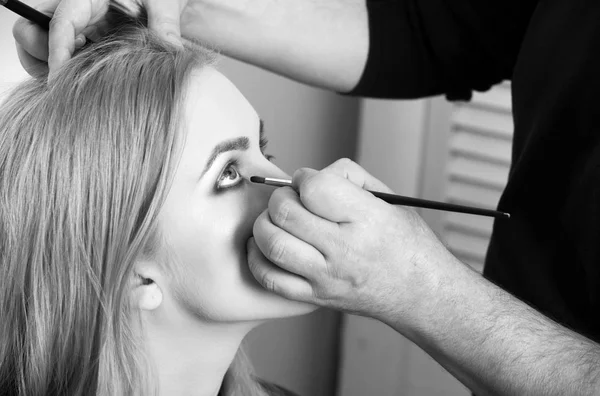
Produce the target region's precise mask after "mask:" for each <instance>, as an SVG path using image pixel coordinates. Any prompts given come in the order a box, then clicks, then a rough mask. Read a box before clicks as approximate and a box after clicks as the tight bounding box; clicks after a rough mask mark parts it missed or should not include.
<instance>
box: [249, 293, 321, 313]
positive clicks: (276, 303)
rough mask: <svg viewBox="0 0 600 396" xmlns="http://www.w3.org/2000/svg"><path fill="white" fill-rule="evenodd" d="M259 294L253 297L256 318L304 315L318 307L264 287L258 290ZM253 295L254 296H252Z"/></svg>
mask: <svg viewBox="0 0 600 396" xmlns="http://www.w3.org/2000/svg"><path fill="white" fill-rule="evenodd" d="M259 293H260V296H256V298H253V299H252V300H254V301H253V305H255V311H254V314H255V315H253V316H256V318H257V319H258V320H261V319H262V320H269V319H279V318H289V317H292V316H300V315H306V314H308V313H311V312H313V311H316V310H317V309H318V308H319V307H318V306H316V305H313V304H308V303H305V302H299V301H292V300H288V299H287V298H285V297H281V296H279V295H276V294H274V293H271V292H268V291H266V290H264V289H261V290H260V291H259ZM253 297H254V296H253Z"/></svg>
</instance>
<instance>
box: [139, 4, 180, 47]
mask: <svg viewBox="0 0 600 396" xmlns="http://www.w3.org/2000/svg"><path fill="white" fill-rule="evenodd" d="M145 4H146V8H147V9H148V28H149V29H150V30H153V31H154V32H156V33H157V34H158V35H159V36H161V37H162V38H163V39H165V40H167V41H169V42H171V43H173V44H175V45H178V46H182V45H183V44H182V42H181V26H180V18H181V9H180V7H178V6H177V5H176V6H173V3H171V2H167V1H162V0H146V1H145Z"/></svg>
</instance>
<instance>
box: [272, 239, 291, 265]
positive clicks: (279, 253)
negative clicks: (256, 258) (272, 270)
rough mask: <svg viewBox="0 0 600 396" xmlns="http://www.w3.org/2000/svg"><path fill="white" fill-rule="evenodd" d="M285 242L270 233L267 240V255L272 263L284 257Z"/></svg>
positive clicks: (278, 261) (280, 260)
mask: <svg viewBox="0 0 600 396" xmlns="http://www.w3.org/2000/svg"><path fill="white" fill-rule="evenodd" d="M286 250H287V249H286V245H285V242H283V241H282V240H281V238H280V237H278V236H276V235H272V236H271V237H270V238H269V240H268V242H267V256H268V257H269V260H271V261H272V262H274V263H280V262H282V261H283V260H284V259H285V255H286Z"/></svg>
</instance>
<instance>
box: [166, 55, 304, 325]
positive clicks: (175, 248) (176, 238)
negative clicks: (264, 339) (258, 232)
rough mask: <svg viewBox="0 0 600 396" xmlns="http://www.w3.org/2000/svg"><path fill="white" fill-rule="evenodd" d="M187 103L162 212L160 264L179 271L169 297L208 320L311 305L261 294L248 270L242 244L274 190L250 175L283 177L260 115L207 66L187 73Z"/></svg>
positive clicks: (292, 311)
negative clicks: (264, 143) (163, 258)
mask: <svg viewBox="0 0 600 396" xmlns="http://www.w3.org/2000/svg"><path fill="white" fill-rule="evenodd" d="M186 100H187V103H186V107H185V117H186V121H185V128H186V129H187V136H186V140H185V145H184V147H183V151H182V156H181V160H180V163H179V167H178V169H177V171H176V174H175V177H174V180H173V184H172V187H171V189H170V192H169V194H168V196H167V198H166V202H165V205H164V207H163V208H162V210H161V213H160V217H159V224H160V228H161V231H162V234H163V236H164V239H165V242H166V243H167V246H168V249H167V251H168V252H169V254H171V257H170V259H169V263H165V265H164V268H165V269H166V270H168V271H172V272H174V273H176V274H177V275H173V276H172V277H170V281H169V284H168V286H167V288H168V292H167V293H166V294H167V295H170V296H172V297H173V298H174V300H175V304H176V305H177V307H178V308H181V309H183V310H184V311H185V312H187V313H189V314H192V315H194V316H195V317H197V318H198V319H201V320H207V321H219V322H223V321H225V322H228V321H248V320H250V321H253V320H262V319H269V318H277V317H284V316H291V315H299V314H304V313H307V312H310V311H312V310H314V309H315V308H314V307H313V306H311V305H307V304H302V303H297V302H292V301H290V300H287V299H284V298H282V297H279V296H277V295H274V294H272V293H269V292H267V291H265V290H264V289H263V288H262V287H260V285H259V284H258V283H257V282H256V281H255V279H254V278H253V276H252V274H251V273H250V271H249V269H248V263H247V260H246V241H247V240H248V238H249V237H250V236H251V235H252V226H253V224H254V220H255V219H256V217H257V216H258V215H259V214H260V213H261V212H262V211H263V210H265V209H266V207H267V203H268V199H269V196H270V194H271V192H272V191H273V189H272V188H271V187H267V186H263V185H256V184H253V183H251V182H249V180H248V179H249V178H250V176H252V175H260V176H269V177H278V178H284V177H286V176H287V175H286V174H285V173H284V172H283V171H282V170H281V169H279V168H278V167H277V166H275V165H274V164H273V163H271V162H270V161H269V160H268V159H267V158H266V157H265V155H264V154H263V152H262V149H261V146H260V141H261V138H260V137H261V134H262V131H261V122H260V119H259V117H258V115H257V114H256V112H255V111H254V109H253V108H252V106H251V105H250V103H248V101H247V100H246V99H245V98H244V96H243V95H242V94H241V93H240V92H239V91H238V90H237V88H236V87H235V86H234V85H233V84H232V83H231V82H230V81H229V80H228V79H227V78H226V77H225V76H223V75H222V74H221V73H219V72H218V71H216V70H215V69H213V68H210V67H207V68H203V69H201V70H197V71H195V72H194V73H193V74H192V76H191V80H190V85H189V91H188V94H187V99H186ZM173 266H176V267H177V268H173ZM163 288H164V286H163ZM163 293H164V291H163Z"/></svg>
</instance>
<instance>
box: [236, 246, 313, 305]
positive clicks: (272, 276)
mask: <svg viewBox="0 0 600 396" xmlns="http://www.w3.org/2000/svg"><path fill="white" fill-rule="evenodd" d="M246 249H247V252H248V266H249V268H250V272H252V275H253V276H254V278H255V279H256V281H257V282H258V283H259V284H260V285H261V286H262V287H263V288H264V289H266V290H267V291H270V292H272V293H275V294H277V295H280V296H283V297H285V298H288V299H290V300H296V301H303V302H312V296H313V292H312V287H311V285H310V284H309V283H308V281H307V280H306V279H304V278H302V277H300V276H298V275H294V274H292V273H289V272H287V271H284V270H283V269H281V268H279V267H277V266H276V265H275V264H273V263H271V262H270V261H269V260H267V259H266V258H265V256H264V255H263V254H262V252H261V251H260V249H259V248H258V245H257V244H256V241H255V240H254V238H250V239H249V240H248V242H247V244H246Z"/></svg>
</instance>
